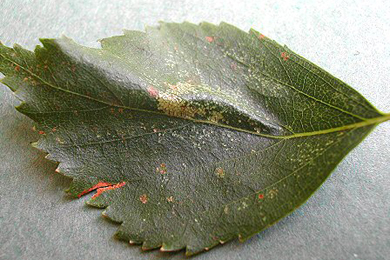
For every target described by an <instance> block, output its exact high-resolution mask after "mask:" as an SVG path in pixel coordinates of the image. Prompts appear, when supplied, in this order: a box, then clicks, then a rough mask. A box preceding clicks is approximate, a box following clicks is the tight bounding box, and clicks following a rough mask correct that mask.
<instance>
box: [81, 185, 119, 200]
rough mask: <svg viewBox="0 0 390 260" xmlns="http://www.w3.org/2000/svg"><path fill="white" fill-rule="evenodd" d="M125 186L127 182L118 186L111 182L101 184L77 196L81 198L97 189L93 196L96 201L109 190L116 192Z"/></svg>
mask: <svg viewBox="0 0 390 260" xmlns="http://www.w3.org/2000/svg"><path fill="white" fill-rule="evenodd" d="M125 184H126V182H120V183H117V184H111V183H109V182H99V183H98V184H96V185H94V186H93V187H91V188H89V189H87V190H84V191H83V192H81V193H80V194H78V195H77V196H78V197H79V198H80V197H81V196H83V195H85V194H87V193H89V192H91V191H94V190H96V189H97V191H96V194H95V195H93V196H92V199H94V198H96V197H98V196H99V195H100V194H102V193H103V192H105V191H107V190H114V189H117V188H120V187H122V186H123V185H125Z"/></svg>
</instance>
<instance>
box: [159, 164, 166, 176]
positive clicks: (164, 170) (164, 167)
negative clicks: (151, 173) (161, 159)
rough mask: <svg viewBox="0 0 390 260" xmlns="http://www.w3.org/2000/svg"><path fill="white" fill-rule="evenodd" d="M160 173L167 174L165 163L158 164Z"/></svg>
mask: <svg viewBox="0 0 390 260" xmlns="http://www.w3.org/2000/svg"><path fill="white" fill-rule="evenodd" d="M159 170H160V173H161V174H166V173H167V165H166V164H165V163H162V164H160V169H159Z"/></svg>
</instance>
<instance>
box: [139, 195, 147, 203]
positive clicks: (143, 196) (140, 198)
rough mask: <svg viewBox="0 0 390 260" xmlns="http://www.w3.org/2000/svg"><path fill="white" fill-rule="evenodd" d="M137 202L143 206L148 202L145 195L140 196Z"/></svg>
mask: <svg viewBox="0 0 390 260" xmlns="http://www.w3.org/2000/svg"><path fill="white" fill-rule="evenodd" d="M139 200H140V201H141V202H142V203H143V204H146V203H147V202H148V196H146V194H142V195H141V196H139Z"/></svg>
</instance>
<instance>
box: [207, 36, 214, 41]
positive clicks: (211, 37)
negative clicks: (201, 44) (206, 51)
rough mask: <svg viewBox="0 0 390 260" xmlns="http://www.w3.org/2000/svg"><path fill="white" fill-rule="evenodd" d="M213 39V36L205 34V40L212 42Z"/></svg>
mask: <svg viewBox="0 0 390 260" xmlns="http://www.w3.org/2000/svg"><path fill="white" fill-rule="evenodd" d="M214 40H215V38H214V37H213V36H206V41H208V42H210V43H212V42H213V41H214Z"/></svg>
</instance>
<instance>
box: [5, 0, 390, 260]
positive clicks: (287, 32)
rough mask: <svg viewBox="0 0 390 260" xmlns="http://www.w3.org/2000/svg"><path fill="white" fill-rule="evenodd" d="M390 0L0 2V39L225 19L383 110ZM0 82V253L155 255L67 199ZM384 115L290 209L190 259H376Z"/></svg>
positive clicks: (383, 252)
mask: <svg viewBox="0 0 390 260" xmlns="http://www.w3.org/2000/svg"><path fill="white" fill-rule="evenodd" d="M389 3H390V1H387V0H382V1H373V0H372V1H363V0H361V1H339V0H334V1H331V0H327V1H323V0H321V1H286V0H280V1H260V0H255V1H240V0H233V1H231V0H223V1H210V0H209V1H195V0H188V1H187V0H185V1H173V0H171V1H167V0H165V1H145V0H142V1H136V0H132V1H108V0H99V1H85V0H84V1H69V0H58V1H23V0H0V40H1V41H3V43H5V44H7V45H12V44H13V43H15V42H17V43H19V44H21V45H23V46H25V47H28V48H29V49H32V48H33V47H34V46H35V45H36V44H38V40H37V39H38V38H39V37H58V36H60V35H61V34H65V35H67V36H69V37H71V38H74V39H75V40H76V41H77V42H79V43H82V44H85V45H88V46H95V47H97V46H98V44H97V42H96V40H97V39H99V38H104V37H107V36H112V35H116V34H121V30H122V29H123V28H127V29H140V30H142V29H143V27H144V25H146V24H156V23H157V21H159V20H165V21H177V22H180V21H184V20H187V21H190V22H195V23H198V22H200V21H204V20H206V21H210V22H214V23H219V22H220V21H226V22H229V23H232V24H234V25H236V26H238V27H240V28H242V29H244V30H248V29H249V28H250V27H253V28H255V29H257V30H258V31H260V32H262V33H263V34H265V35H267V36H269V37H270V38H273V39H275V40H277V41H278V42H279V43H282V44H287V45H288V46H289V47H290V48H291V49H293V50H295V51H296V52H298V53H299V54H301V55H303V56H304V57H306V58H308V59H309V60H311V61H313V62H315V63H316V64H318V65H320V66H321V67H323V68H325V69H326V70H328V71H329V72H331V73H332V74H334V75H336V76H337V77H339V78H341V79H342V80H344V81H345V82H347V83H348V84H350V85H352V86H353V87H354V88H356V89H357V90H358V91H360V92H361V93H362V94H363V95H364V96H365V97H367V98H368V100H370V101H371V102H372V103H374V104H375V105H376V106H377V107H378V108H379V109H380V110H382V111H386V112H390V83H389V82H390V62H389V58H390V23H389V19H390V4H389ZM17 103H18V101H17V100H16V99H15V98H14V97H13V95H12V93H11V91H10V90H8V89H7V88H6V87H5V86H4V85H1V84H0V174H1V175H0V225H1V234H0V258H1V259H89V258H94V259H138V258H140V259H141V258H142V259H162V258H165V257H173V258H183V254H182V253H177V254H163V253H160V252H158V251H152V252H147V253H143V252H141V250H140V248H139V247H137V246H130V245H128V244H127V243H124V242H120V241H117V240H115V239H113V238H112V234H113V233H114V231H115V229H116V225H115V224H113V223H110V222H109V221H107V220H105V219H103V218H102V217H101V216H100V213H101V210H98V209H94V208H90V207H87V206H86V205H85V204H84V203H83V202H84V201H85V200H86V198H83V199H81V200H71V199H69V198H67V197H66V196H65V194H64V192H63V190H64V189H65V188H66V187H67V186H68V185H69V179H67V178H65V177H62V176H60V175H58V174H56V173H54V169H55V165H54V164H53V163H51V162H49V161H47V160H45V159H44V154H43V153H41V152H39V151H37V150H35V149H33V148H32V147H31V146H30V145H29V143H30V142H32V141H35V140H36V139H37V138H38V136H37V134H36V133H34V132H32V131H31V126H32V124H31V121H30V120H29V119H27V118H26V117H24V116H23V115H21V114H18V113H17V112H16V110H15V109H14V108H13V106H14V105H16V104H17ZM389 169H390V123H386V124H383V125H381V126H379V127H378V128H377V129H376V130H375V131H374V132H373V133H372V134H371V135H370V136H369V137H368V138H367V139H366V140H365V141H364V142H363V143H362V144H361V145H360V146H359V147H358V148H356V149H355V150H354V151H352V152H351V153H350V154H349V155H348V157H347V158H346V159H345V160H344V161H343V162H342V163H341V164H340V165H339V167H338V168H337V169H336V170H335V172H334V173H333V175H332V176H331V177H330V178H329V179H328V180H327V181H326V183H325V184H324V185H323V186H322V187H321V188H320V189H319V190H318V192H317V193H316V194H315V195H314V196H313V197H312V198H311V199H309V201H308V202H307V203H306V204H305V205H304V206H302V207H301V208H300V209H298V210H297V211H295V212H294V213H293V214H292V215H290V216H289V217H287V218H285V219H284V220H282V221H280V222H279V223H278V224H276V225H275V226H273V227H271V228H269V229H268V230H266V231H264V232H262V233H261V234H259V235H257V236H255V237H253V238H252V239H250V240H249V241H247V242H246V243H243V244H240V243H238V242H237V241H234V242H231V243H228V244H226V245H225V246H222V247H218V248H216V249H214V250H211V251H210V252H208V253H205V254H201V255H199V256H197V257H196V258H195V259H245V260H246V259H268V260H269V259H385V258H386V256H387V257H388V256H389V255H390V237H389V234H390V192H389V187H390V178H389V171H390V170H389Z"/></svg>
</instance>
